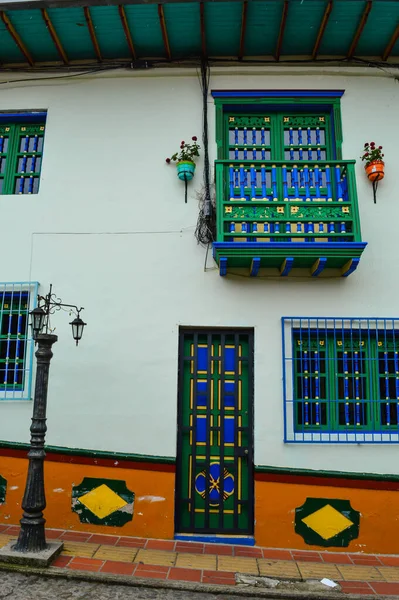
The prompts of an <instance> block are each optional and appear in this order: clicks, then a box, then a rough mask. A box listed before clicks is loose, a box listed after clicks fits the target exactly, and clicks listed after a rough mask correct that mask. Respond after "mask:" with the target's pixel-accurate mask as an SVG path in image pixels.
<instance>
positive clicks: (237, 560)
mask: <svg viewBox="0 0 399 600" xmlns="http://www.w3.org/2000/svg"><path fill="white" fill-rule="evenodd" d="M217 570H218V571H230V572H231V573H250V574H251V575H259V569H258V565H257V563H256V558H245V557H240V556H236V557H233V556H218V567H217Z"/></svg>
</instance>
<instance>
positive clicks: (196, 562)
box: [176, 552, 216, 571]
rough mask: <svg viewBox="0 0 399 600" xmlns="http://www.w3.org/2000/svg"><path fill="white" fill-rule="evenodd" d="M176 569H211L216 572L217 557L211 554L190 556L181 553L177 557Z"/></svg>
mask: <svg viewBox="0 0 399 600" xmlns="http://www.w3.org/2000/svg"><path fill="white" fill-rule="evenodd" d="M176 567H184V568H185V569H210V570H211V571H216V556H212V555H211V554H190V553H188V552H187V553H186V552H181V553H180V554H178V555H177V559H176Z"/></svg>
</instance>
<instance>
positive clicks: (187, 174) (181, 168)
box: [176, 160, 195, 181]
mask: <svg viewBox="0 0 399 600" xmlns="http://www.w3.org/2000/svg"><path fill="white" fill-rule="evenodd" d="M176 168H177V176H178V178H179V179H181V180H182V181H191V180H192V178H193V177H194V172H195V163H194V162H192V161H191V160H181V161H180V162H178V163H177V164H176Z"/></svg>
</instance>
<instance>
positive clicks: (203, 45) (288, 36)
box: [0, 0, 399, 68]
mask: <svg viewBox="0 0 399 600" xmlns="http://www.w3.org/2000/svg"><path fill="white" fill-rule="evenodd" d="M201 57H206V58H207V59H209V60H214V61H217V60H223V61H231V62H236V61H241V62H248V61H251V62H255V61H256V62H275V63H278V62H279V61H280V62H282V61H287V60H290V61H296V62H299V61H300V62H303V61H311V62H314V63H317V62H322V61H326V60H344V61H350V60H353V59H362V60H365V61H366V63H367V64H368V63H370V62H371V61H374V62H376V61H382V62H384V63H387V64H399V0H125V1H124V2H123V4H120V2H118V1H117V0H16V1H8V2H3V3H0V68H25V67H31V68H36V67H42V66H68V67H73V66H79V65H85V66H87V65H93V64H94V65H104V66H106V65H107V64H109V63H118V64H120V65H121V66H122V65H124V64H126V65H129V64H130V63H131V62H133V61H140V60H143V61H153V62H154V64H160V63H165V64H168V63H171V62H173V61H179V62H182V61H192V60H193V59H194V60H198V59H200V58H201ZM137 66H140V64H138V65H137ZM141 66H146V65H145V64H142V65H141Z"/></svg>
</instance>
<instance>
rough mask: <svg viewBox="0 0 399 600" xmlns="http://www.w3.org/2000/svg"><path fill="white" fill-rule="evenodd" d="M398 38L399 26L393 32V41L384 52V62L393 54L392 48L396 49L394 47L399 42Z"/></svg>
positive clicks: (390, 41)
mask: <svg viewBox="0 0 399 600" xmlns="http://www.w3.org/2000/svg"><path fill="white" fill-rule="evenodd" d="M398 38H399V25H397V26H396V29H395V31H394V32H393V35H392V37H391V39H390V40H389V44H388V46H387V47H386V48H385V50H384V53H383V55H382V60H387V58H388V56H389V55H390V54H391V52H392V48H393V47H394V45H395V44H396V42H397V41H398Z"/></svg>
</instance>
